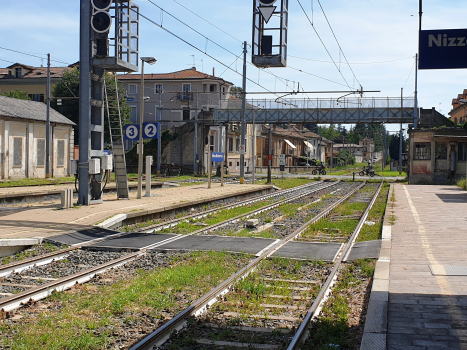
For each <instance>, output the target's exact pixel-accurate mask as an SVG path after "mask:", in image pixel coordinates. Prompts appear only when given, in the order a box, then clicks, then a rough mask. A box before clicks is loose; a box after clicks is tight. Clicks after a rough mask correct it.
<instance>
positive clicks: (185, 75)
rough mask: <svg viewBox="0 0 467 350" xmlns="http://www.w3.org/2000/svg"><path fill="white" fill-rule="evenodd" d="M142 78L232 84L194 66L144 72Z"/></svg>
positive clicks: (132, 77) (127, 77) (134, 76)
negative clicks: (168, 71)
mask: <svg viewBox="0 0 467 350" xmlns="http://www.w3.org/2000/svg"><path fill="white" fill-rule="evenodd" d="M117 78H118V79H119V80H140V79H141V74H118V75H117ZM144 79H145V80H146V79H148V80H174V79H179V80H189V79H211V80H221V81H223V82H225V83H227V84H231V85H233V84H232V83H231V82H228V81H225V80H224V79H222V78H219V77H215V76H214V75H209V74H206V73H202V72H198V71H197V70H196V68H194V67H193V68H190V69H184V70H180V71H177V72H173V73H150V74H144Z"/></svg>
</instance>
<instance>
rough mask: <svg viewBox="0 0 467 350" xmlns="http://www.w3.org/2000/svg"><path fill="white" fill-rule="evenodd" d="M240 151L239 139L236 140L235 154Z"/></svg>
mask: <svg viewBox="0 0 467 350" xmlns="http://www.w3.org/2000/svg"><path fill="white" fill-rule="evenodd" d="M239 151H240V139H239V138H238V137H236V138H235V152H237V153H238V152H239Z"/></svg>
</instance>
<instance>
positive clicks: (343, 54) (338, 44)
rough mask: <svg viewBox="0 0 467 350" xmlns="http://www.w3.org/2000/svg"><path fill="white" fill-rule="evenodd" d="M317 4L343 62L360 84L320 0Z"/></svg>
mask: <svg viewBox="0 0 467 350" xmlns="http://www.w3.org/2000/svg"><path fill="white" fill-rule="evenodd" d="M318 4H319V7H320V8H321V11H323V15H324V18H325V19H326V22H327V23H328V25H329V29H331V33H332V35H333V36H334V39H335V40H336V43H337V46H339V50H340V51H339V54H340V53H342V56H343V57H344V59H345V62H347V65H348V66H349V68H350V71H351V72H352V74H353V76H354V78H355V80H356V81H357V83H358V85H360V86H361V85H362V84H360V82H359V81H358V78H357V76H356V75H355V73H354V71H353V69H352V67H351V66H350V63H349V61H348V60H347V57H346V56H345V53H344V50H342V47H341V44H340V43H339V40H337V36H336V34H335V33H334V30H333V29H332V26H331V23H329V20H328V17H327V16H326V12H324V9H323V6H322V5H321V1H320V0H318Z"/></svg>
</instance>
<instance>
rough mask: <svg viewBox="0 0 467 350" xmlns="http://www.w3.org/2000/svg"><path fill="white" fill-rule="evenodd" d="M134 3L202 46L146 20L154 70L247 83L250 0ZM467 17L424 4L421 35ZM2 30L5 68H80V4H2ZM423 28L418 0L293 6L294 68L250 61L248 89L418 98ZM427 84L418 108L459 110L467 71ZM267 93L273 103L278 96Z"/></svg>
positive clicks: (295, 1)
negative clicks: (456, 102)
mask: <svg viewBox="0 0 467 350" xmlns="http://www.w3.org/2000/svg"><path fill="white" fill-rule="evenodd" d="M278 1H279V2H280V0H278ZM299 1H300V3H301V5H302V6H303V8H304V10H305V12H306V14H307V15H308V18H309V20H310V21H311V22H312V23H313V27H314V29H313V27H312V25H311V24H310V21H309V20H308V18H307V17H306V15H305V14H304V11H303V10H302V8H301V7H300V4H299ZM135 3H136V4H138V5H139V7H140V12H141V14H142V15H144V16H146V17H148V18H150V19H151V20H152V21H154V22H156V23H157V24H159V25H160V24H162V26H163V27H164V28H166V29H168V30H170V31H171V32H173V33H174V34H176V35H178V36H179V37H181V38H183V39H184V40H186V41H187V42H188V43H190V44H191V45H193V46H195V47H197V48H198V49H199V50H197V49H195V48H194V47H192V46H190V45H188V44H187V43H185V42H183V41H181V40H179V39H178V38H176V37H175V36H173V35H171V34H169V33H167V32H165V31H164V30H162V29H161V28H160V27H159V26H156V25H154V24H153V23H151V22H149V21H147V20H146V19H143V18H141V23H140V55H141V56H154V57H156V58H157V60H158V61H157V63H156V64H155V65H153V66H148V65H146V66H145V73H167V72H173V71H178V70H182V69H187V68H191V67H193V65H195V66H196V68H197V69H198V70H200V71H201V70H202V71H203V72H205V73H208V74H212V73H213V69H214V70H215V75H216V76H221V77H222V78H224V79H225V80H228V81H230V82H232V83H234V84H235V85H237V86H241V84H242V79H241V72H242V64H243V62H242V58H241V57H242V42H243V41H247V42H248V44H251V39H252V1H251V0H237V1H227V0H223V1H214V0H196V1H195V0H151V2H149V1H147V0H139V1H135ZM276 4H277V3H276ZM320 4H321V6H322V8H323V9H324V13H323V11H322V9H321V7H320ZM156 5H157V6H160V7H162V8H163V10H164V11H161V10H160V9H159V8H158V7H157V6H156ZM465 13H467V2H465V1H460V0H451V1H445V0H444V1H442V0H430V1H429V0H425V1H424V2H423V25H422V29H459V28H464V26H465V25H464V24H463V23H462V22H464V21H465V19H464V16H463V14H465ZM324 14H325V15H326V17H327V19H328V20H329V23H330V25H331V28H332V31H333V32H334V34H335V36H336V38H337V40H338V42H339V45H340V47H341V50H340V49H339V46H338V44H337V42H336V40H335V39H334V36H333V34H332V32H331V29H330V27H329V25H328V23H327V22H326V19H325V15H324ZM171 15H173V16H174V17H176V18H177V19H178V20H180V21H178V20H177V19H174V18H173V17H171ZM209 22H210V23H209ZM183 23H185V24H187V25H189V26H190V27H192V29H190V28H188V27H186V26H185V25H184V24H183ZM216 27H217V28H216ZM195 30H196V31H197V32H199V33H200V34H202V35H200V34H198V33H196V32H195ZM315 30H316V31H315ZM0 32H1V33H2V35H0V66H1V67H6V66H8V65H10V64H11V62H21V63H24V64H27V65H33V66H40V65H41V63H43V64H44V65H45V64H46V61H45V60H41V59H40V58H37V57H32V56H28V55H24V54H20V53H16V52H12V51H8V50H5V49H10V50H16V51H21V52H27V53H30V54H33V55H35V56H40V57H44V58H45V57H46V54H47V53H50V54H51V56H52V59H53V60H55V61H53V62H52V65H54V66H63V65H64V63H68V64H71V63H74V62H76V61H78V57H79V0H67V1H63V0H41V1H37V0H21V1H8V2H7V1H2V9H1V11H0ZM316 32H317V33H318V35H319V36H320V38H321V39H322V41H323V42H324V46H325V47H326V48H325V47H324V46H323V44H322V43H321V41H320V39H319V38H318V35H317V34H316ZM417 32H418V1H417V0H410V1H407V0H387V1H381V0H358V1H357V0H350V1H349V0H345V1H344V0H320V2H318V0H289V28H288V60H287V67H286V68H270V69H266V70H265V69H258V68H256V67H254V66H253V65H251V64H248V65H247V76H248V78H249V79H251V80H252V81H254V82H255V83H257V84H258V85H260V86H258V85H256V84H254V83H252V82H250V81H248V82H247V92H248V91H264V89H263V88H262V87H264V88H266V89H269V90H272V91H292V90H296V89H297V87H298V84H300V87H301V88H302V89H304V90H305V91H323V90H324V91H342V90H345V91H347V90H349V88H351V89H358V88H359V87H360V85H361V86H362V87H363V89H364V90H365V91H380V92H377V93H365V97H376V98H383V97H384V98H385V97H400V95H401V88H403V89H404V90H403V91H404V96H405V97H413V93H414V90H415V67H414V66H415V54H416V53H417V42H418V33H417ZM206 37H207V38H208V39H206ZM249 51H250V49H249ZM204 52H206V53H207V54H208V55H210V56H212V57H213V58H215V59H216V60H214V59H212V58H210V57H209V56H208V55H205V54H204ZM249 53H250V52H249ZM330 56H331V57H332V58H331V57H330ZM344 56H345V57H344ZM238 57H240V58H238ZM332 60H334V62H335V64H334V63H332ZM58 61H60V62H58ZM346 61H347V62H349V64H350V67H351V69H350V68H349V67H348V65H347V63H346ZM219 62H221V63H223V64H224V65H223V64H221V63H219ZM248 62H251V58H250V57H248ZM226 66H227V67H228V66H230V68H231V69H232V70H229V69H227V68H226ZM336 66H337V67H336ZM300 70H301V71H302V72H300ZM352 72H353V73H352ZM418 78H419V81H418V94H419V95H418V96H419V106H421V107H423V108H432V107H435V108H436V109H437V110H439V111H440V112H441V113H443V114H445V115H447V113H448V112H449V111H450V110H451V101H452V99H453V98H455V97H457V95H458V94H459V93H462V91H463V89H464V88H467V81H466V78H467V72H466V70H461V69H456V70H423V71H419V75H418ZM261 86H262V87H261ZM342 95H343V94H342V93H340V94H319V95H318V94H309V95H308V96H309V97H310V98H316V97H320V98H331V97H339V96H342ZM250 96H251V95H250ZM261 97H262V98H271V95H264V96H263V95H261ZM394 130H395V129H394Z"/></svg>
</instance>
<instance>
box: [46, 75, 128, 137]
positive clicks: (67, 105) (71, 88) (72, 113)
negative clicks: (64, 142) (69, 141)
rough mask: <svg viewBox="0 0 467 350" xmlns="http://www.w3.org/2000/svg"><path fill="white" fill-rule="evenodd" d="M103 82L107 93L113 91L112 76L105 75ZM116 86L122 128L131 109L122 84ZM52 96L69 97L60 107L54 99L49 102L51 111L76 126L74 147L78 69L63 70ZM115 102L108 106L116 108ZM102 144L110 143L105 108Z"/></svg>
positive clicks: (77, 122)
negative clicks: (55, 111) (54, 111)
mask: <svg viewBox="0 0 467 350" xmlns="http://www.w3.org/2000/svg"><path fill="white" fill-rule="evenodd" d="M105 82H106V84H107V89H108V91H109V93H113V92H114V91H115V88H116V86H115V79H114V76H113V75H111V74H109V73H106V75H105ZM117 86H118V96H119V104H120V114H121V119H122V127H123V125H125V124H127V123H128V122H129V120H130V116H131V108H130V107H129V105H128V102H127V100H126V98H125V89H124V87H123V84H121V83H120V82H119V81H117ZM52 95H53V96H54V97H56V98H59V97H70V98H69V99H63V100H62V105H61V106H58V105H57V100H56V99H54V100H52V102H51V106H52V108H53V109H55V110H57V111H58V112H60V113H61V114H63V115H64V116H65V117H67V118H68V119H70V120H71V121H72V122H74V123H75V124H76V126H75V127H74V130H75V145H77V144H79V128H78V124H79V70H78V68H76V67H75V68H73V69H69V70H65V72H64V73H63V78H62V80H61V81H60V82H58V83H57V84H55V85H54V89H53V92H52ZM116 105H117V101H113V102H110V103H109V106H116ZM104 111H105V113H104V142H107V143H110V134H109V128H108V125H109V124H108V119H107V108H106V107H104ZM111 117H112V118H118V116H111Z"/></svg>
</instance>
